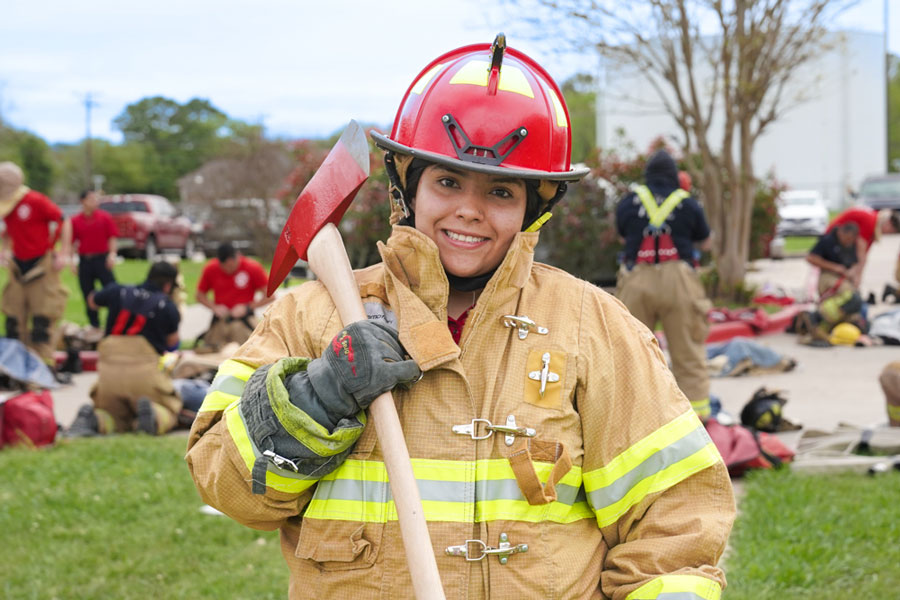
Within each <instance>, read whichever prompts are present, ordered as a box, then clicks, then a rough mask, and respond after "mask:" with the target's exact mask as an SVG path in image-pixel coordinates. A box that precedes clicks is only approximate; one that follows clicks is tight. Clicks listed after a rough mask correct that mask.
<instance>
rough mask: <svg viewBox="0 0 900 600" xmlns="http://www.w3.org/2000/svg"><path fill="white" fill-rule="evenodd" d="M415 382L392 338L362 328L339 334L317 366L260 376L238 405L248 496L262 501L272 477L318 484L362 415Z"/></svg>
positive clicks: (376, 327)
mask: <svg viewBox="0 0 900 600" xmlns="http://www.w3.org/2000/svg"><path fill="white" fill-rule="evenodd" d="M420 375H421V372H420V371H419V368H418V366H416V364H415V362H413V361H412V360H409V359H406V360H404V354H403V348H402V346H401V345H400V343H399V340H398V338H397V334H396V333H395V332H394V331H393V330H391V329H390V328H388V327H387V326H385V325H383V324H380V323H372V322H367V321H361V322H358V323H354V324H352V325H350V326H348V327H345V328H344V329H342V330H341V332H340V333H339V334H338V335H337V336H335V338H334V340H332V343H331V345H330V346H329V347H328V348H326V350H325V352H324V353H323V354H322V357H321V358H317V359H315V360H310V359H308V358H283V359H281V360H279V361H278V362H276V363H274V364H271V365H266V366H264V367H261V368H259V369H257V370H256V372H255V373H253V375H252V376H251V377H250V379H249V380H248V381H247V384H246V386H245V387H244V391H243V394H242V395H241V401H240V411H241V416H242V417H243V422H244V424H245V426H246V428H247V434H248V436H249V437H250V439H251V440H252V441H253V445H254V446H255V448H256V450H257V452H256V455H257V458H256V461H255V463H254V465H253V469H252V473H251V475H252V481H253V485H252V491H253V493H254V494H263V493H265V490H266V482H267V478H266V473H267V472H270V471H274V472H275V473H276V474H280V475H282V476H284V475H285V471H288V472H292V473H295V474H297V475H295V477H296V476H299V477H300V478H301V479H304V478H309V479H318V478H321V477H323V476H325V475H327V474H328V473H330V472H331V471H333V470H334V469H336V468H337V467H338V466H340V464H341V463H342V462H343V461H344V459H345V458H346V456H347V455H348V454H349V453H350V452H351V451H352V450H353V445H354V444H355V443H356V440H357V439H359V436H360V435H362V431H363V428H364V426H365V423H366V417H365V408H366V407H367V406H368V405H369V404H371V402H372V401H373V400H374V399H375V398H376V397H378V395H379V394H381V393H382V392H384V391H387V390H390V389H392V388H393V387H394V386H396V385H397V384H398V383H406V382H412V381H415V380H417V379H418V378H419V376H420Z"/></svg>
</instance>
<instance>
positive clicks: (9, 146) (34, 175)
mask: <svg viewBox="0 0 900 600" xmlns="http://www.w3.org/2000/svg"><path fill="white" fill-rule="evenodd" d="M5 160H10V161H12V162H14V163H16V164H17V165H19V167H21V169H22V172H23V173H24V175H25V184H26V185H28V187H30V188H33V189H35V190H38V191H39V192H43V193H45V194H50V191H51V187H52V185H53V178H54V174H55V173H54V168H53V155H52V153H51V151H50V146H49V145H48V144H47V142H45V141H44V140H43V139H42V138H41V137H39V136H37V135H35V134H33V133H31V132H28V131H23V130H19V129H15V128H13V127H10V126H7V125H4V124H2V123H0V161H5Z"/></svg>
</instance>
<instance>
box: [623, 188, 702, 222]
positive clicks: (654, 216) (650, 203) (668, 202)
mask: <svg viewBox="0 0 900 600" xmlns="http://www.w3.org/2000/svg"><path fill="white" fill-rule="evenodd" d="M634 193H636V194H637V196H638V198H640V199H641V204H643V205H644V210H645V211H647V217H648V218H649V219H650V225H651V226H653V227H657V228H659V227H661V226H662V224H663V223H665V222H666V219H667V218H669V215H670V214H672V211H673V210H675V209H676V208H677V207H678V205H679V204H681V202H682V201H683V200H684V199H685V198H688V197H689V196H690V194H689V193H688V192H686V191H684V190H683V189H681V188H679V189H677V190H675V191H674V192H672V193H671V194H669V196H668V197H667V198H666V199H665V200H664V201H663V203H662V204H657V203H656V198H655V197H654V196H653V192H651V191H650V188H648V187H647V186H646V185H639V186H637V187H636V188H635V189H634Z"/></svg>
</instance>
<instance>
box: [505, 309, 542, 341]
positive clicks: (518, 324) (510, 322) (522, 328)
mask: <svg viewBox="0 0 900 600" xmlns="http://www.w3.org/2000/svg"><path fill="white" fill-rule="evenodd" d="M500 320H501V321H502V322H503V325H504V327H515V328H516V330H517V331H518V332H519V339H520V340H524V339H525V338H527V337H528V334H529V333H530V332H532V331H534V332H536V333H539V334H541V335H547V334H548V333H550V331H549V330H548V329H547V328H546V327H539V326H538V324H537V323H535V322H534V321H532V320H531V319H529V318H528V317H525V316H521V317H519V316H516V315H503V316H502V317H500Z"/></svg>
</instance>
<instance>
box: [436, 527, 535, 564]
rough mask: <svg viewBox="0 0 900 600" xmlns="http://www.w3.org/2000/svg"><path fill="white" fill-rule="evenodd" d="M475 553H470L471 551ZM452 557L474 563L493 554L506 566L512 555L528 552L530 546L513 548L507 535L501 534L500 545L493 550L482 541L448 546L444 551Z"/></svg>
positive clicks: (522, 545)
mask: <svg viewBox="0 0 900 600" xmlns="http://www.w3.org/2000/svg"><path fill="white" fill-rule="evenodd" d="M470 548H471V549H472V551H473V552H471V553H470V552H469V549H470ZM444 552H446V553H447V554H448V555H450V556H464V557H465V558H466V560H467V561H470V562H474V561H478V560H484V557H485V556H488V555H491V554H493V555H494V556H496V557H497V558H498V559H500V564H501V565H505V564H506V563H507V562H508V561H509V556H510V555H511V554H518V553H520V552H528V544H516V545H515V546H513V545H512V544H510V543H509V536H507V535H506V534H505V533H501V534H500V543H499V544H498V545H497V547H496V548H491V547H490V546H488V545H487V544H485V543H484V542H482V541H481V540H466V543H465V544H461V545H459V546H448V547H447V549H446V550H444Z"/></svg>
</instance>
